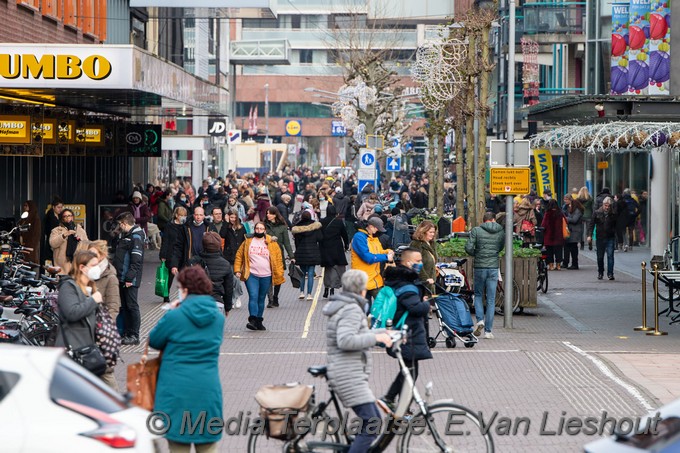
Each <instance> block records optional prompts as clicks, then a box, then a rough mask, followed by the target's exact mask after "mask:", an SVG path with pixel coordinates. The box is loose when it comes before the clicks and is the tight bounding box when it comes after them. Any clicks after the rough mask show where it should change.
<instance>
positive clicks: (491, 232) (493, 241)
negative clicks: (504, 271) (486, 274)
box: [465, 222, 505, 269]
mask: <svg viewBox="0 0 680 453" xmlns="http://www.w3.org/2000/svg"><path fill="white" fill-rule="evenodd" d="M504 247H505V231H503V227H502V226H501V225H500V224H498V223H496V222H484V223H483V224H481V225H480V226H477V227H474V228H473V229H472V230H471V231H470V238H469V239H468V240H467V242H466V243H465V251H466V252H467V253H468V255H472V256H474V257H475V268H482V269H498V264H499V263H498V254H499V253H500V252H501V250H503V248H504Z"/></svg>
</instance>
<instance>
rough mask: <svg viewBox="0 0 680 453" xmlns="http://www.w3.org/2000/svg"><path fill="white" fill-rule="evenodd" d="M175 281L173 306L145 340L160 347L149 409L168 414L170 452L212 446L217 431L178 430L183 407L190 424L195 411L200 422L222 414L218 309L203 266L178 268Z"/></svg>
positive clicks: (221, 320) (220, 318)
mask: <svg viewBox="0 0 680 453" xmlns="http://www.w3.org/2000/svg"><path fill="white" fill-rule="evenodd" d="M177 281H178V282H179V301H175V302H173V303H172V304H171V307H172V308H173V309H171V310H170V311H168V312H167V313H166V314H165V316H163V318H161V320H160V321H159V322H158V324H157V325H156V327H154V328H153V330H152V331H151V333H150V334H149V345H150V346H151V347H152V348H155V349H158V350H160V351H163V357H162V359H161V368H160V371H159V373H158V385H157V387H156V400H155V404H154V411H161V412H164V413H166V414H167V415H168V416H169V418H170V422H171V424H170V429H169V430H168V432H167V433H166V434H165V437H166V439H167V440H168V444H169V447H170V451H171V452H174V451H186V449H187V448H191V444H196V445H201V447H203V448H202V450H201V451H212V449H214V451H217V444H216V442H217V441H219V440H220V438H221V437H222V434H221V432H219V433H218V434H210V433H209V432H208V430H207V429H196V430H195V431H194V432H193V434H189V432H187V430H185V432H184V433H180V428H181V426H182V417H183V416H184V414H185V412H189V413H190V414H191V422H192V425H193V424H194V423H196V420H197V419H198V418H199V415H200V413H201V412H205V420H206V423H207V421H208V420H210V419H212V418H213V417H219V418H220V419H221V418H222V386H221V384H220V376H219V369H218V360H219V356H220V346H221V345H222V335H223V331H224V315H223V314H222V312H221V311H220V310H219V309H218V308H217V304H216V303H215V299H213V298H212V296H211V294H212V282H211V281H210V278H209V277H208V276H207V275H206V273H205V271H204V270H203V268H201V267H200V266H192V267H187V268H184V269H183V270H182V271H181V272H180V273H179V275H178V276H177ZM199 428H200V426H199ZM206 428H207V427H206ZM210 444H213V445H210ZM211 447H212V449H211Z"/></svg>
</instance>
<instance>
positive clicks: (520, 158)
mask: <svg viewBox="0 0 680 453" xmlns="http://www.w3.org/2000/svg"><path fill="white" fill-rule="evenodd" d="M514 145H515V146H514V158H515V162H514V166H515V167H528V166H529V156H530V155H531V149H530V147H529V140H515V141H514ZM505 147H506V142H505V140H491V146H490V150H489V166H491V167H505V166H506V165H507V164H508V162H506V158H505Z"/></svg>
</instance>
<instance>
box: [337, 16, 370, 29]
mask: <svg viewBox="0 0 680 453" xmlns="http://www.w3.org/2000/svg"><path fill="white" fill-rule="evenodd" d="M328 28H330V29H332V30H351V29H359V30H362V29H365V28H366V15H364V14H333V15H331V16H328Z"/></svg>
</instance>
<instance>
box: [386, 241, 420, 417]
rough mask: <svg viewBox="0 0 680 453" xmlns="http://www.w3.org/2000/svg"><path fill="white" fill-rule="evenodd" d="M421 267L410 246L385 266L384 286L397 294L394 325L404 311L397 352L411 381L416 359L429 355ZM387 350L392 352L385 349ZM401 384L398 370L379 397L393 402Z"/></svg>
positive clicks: (387, 401) (401, 379) (392, 403)
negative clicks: (404, 338)
mask: <svg viewBox="0 0 680 453" xmlns="http://www.w3.org/2000/svg"><path fill="white" fill-rule="evenodd" d="M422 268H423V258H422V255H421V254H420V252H419V251H418V250H416V249H413V248H408V249H406V250H404V251H403V252H402V254H401V260H400V261H399V263H398V264H397V265H396V266H394V267H388V268H386V269H385V274H384V278H385V286H389V287H390V288H392V290H393V291H394V292H395V294H396V295H397V310H396V311H395V313H394V318H393V319H394V320H395V321H394V325H395V327H398V326H397V324H398V321H400V320H401V319H402V318H403V317H404V315H405V316H406V317H405V319H404V324H406V325H407V326H408V329H409V336H408V342H407V343H406V344H404V345H403V346H402V349H401V352H402V355H403V357H404V361H405V362H406V365H407V366H408V367H409V371H410V372H411V376H413V380H414V381H415V380H416V379H417V378H418V362H419V361H420V360H426V359H431V358H432V353H431V352H430V348H429V347H428V346H427V323H426V321H427V315H428V313H429V312H430V303H429V302H427V301H426V300H423V296H424V294H425V291H426V290H425V288H423V286H422V283H421V281H420V277H419V275H418V274H419V273H420V271H421V270H422ZM387 353H388V354H390V355H391V356H392V357H394V354H393V353H392V352H391V351H390V350H388V351H387ZM403 384H404V376H403V375H402V374H401V373H399V374H397V377H396V378H395V379H394V382H392V385H391V386H390V388H389V389H388V390H387V393H386V394H385V396H384V397H382V398H381V399H382V400H383V401H384V402H385V403H386V404H387V405H388V406H393V405H394V403H396V398H397V396H398V395H400V394H401V387H402V385H403Z"/></svg>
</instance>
